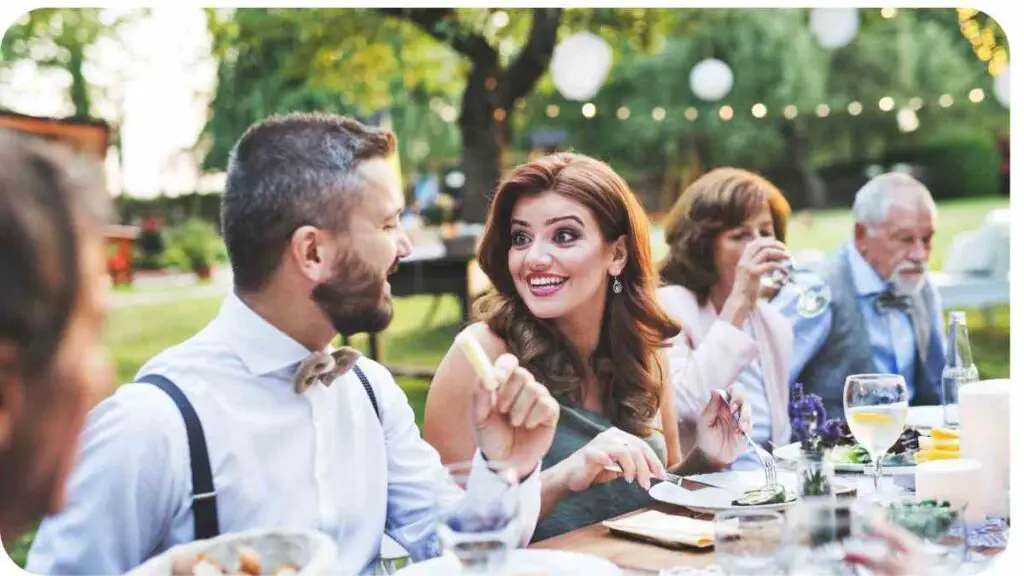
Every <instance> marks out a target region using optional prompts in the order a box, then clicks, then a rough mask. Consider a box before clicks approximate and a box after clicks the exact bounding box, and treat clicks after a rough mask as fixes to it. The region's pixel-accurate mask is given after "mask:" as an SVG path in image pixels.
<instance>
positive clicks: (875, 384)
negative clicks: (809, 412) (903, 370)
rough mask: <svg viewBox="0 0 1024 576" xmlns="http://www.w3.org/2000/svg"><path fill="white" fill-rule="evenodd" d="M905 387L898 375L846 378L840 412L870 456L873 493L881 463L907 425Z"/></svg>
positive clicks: (876, 487)
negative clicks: (841, 411) (841, 410)
mask: <svg viewBox="0 0 1024 576" xmlns="http://www.w3.org/2000/svg"><path fill="white" fill-rule="evenodd" d="M907 402H908V396H907V383H906V382H904V380H903V376H900V375H899V374H854V375H852V376H848V377H847V378H846V385H845V388H844V389H843V412H844V414H845V415H846V423H847V424H848V425H849V427H850V432H852V433H853V437H854V438H856V439H857V442H858V443H860V444H861V445H862V446H864V448H865V449H866V450H867V451H868V454H870V455H871V461H872V462H873V464H874V466H873V473H874V485H875V493H876V494H878V482H879V480H880V479H881V476H882V459H883V458H885V453H886V452H888V451H889V448H892V446H893V444H895V443H896V441H897V440H899V438H900V435H901V434H903V429H904V427H905V425H906V423H907V414H908V412H909V406H908V404H907Z"/></svg>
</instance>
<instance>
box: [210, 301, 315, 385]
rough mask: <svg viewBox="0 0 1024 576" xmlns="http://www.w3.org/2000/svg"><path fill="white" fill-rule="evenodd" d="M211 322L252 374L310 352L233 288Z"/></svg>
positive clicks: (292, 361)
mask: <svg viewBox="0 0 1024 576" xmlns="http://www.w3.org/2000/svg"><path fill="white" fill-rule="evenodd" d="M214 324H215V326H216V329H217V331H218V333H219V334H220V335H221V336H222V337H223V338H224V339H225V340H227V344H228V346H230V347H231V348H232V349H233V350H234V351H235V353H237V354H238V356H239V358H241V360H242V363H244V364H245V367H246V368H247V369H248V370H249V371H250V372H252V373H253V374H254V375H256V376H262V375H264V374H269V373H271V372H275V371H277V370H280V369H282V368H286V367H288V366H293V365H297V364H298V363H300V362H302V361H303V360H305V359H306V357H307V356H309V354H310V351H309V349H308V348H306V347H305V346H303V345H302V344H300V343H299V342H298V341H296V340H295V339H294V338H292V337H291V336H289V335H287V334H285V333H284V332H282V331H281V330H280V329H278V328H277V327H276V326H274V325H273V324H271V323H270V322H267V321H266V320H265V319H263V317H261V316H260V315H259V314H257V313H256V312H254V311H253V310H252V308H249V306H248V305H247V304H246V303H245V302H243V301H242V299H241V298H239V297H238V295H237V294H235V292H234V291H231V293H230V294H228V296H227V298H225V299H224V304H222V305H221V308H220V312H219V313H218V314H217V318H216V319H214Z"/></svg>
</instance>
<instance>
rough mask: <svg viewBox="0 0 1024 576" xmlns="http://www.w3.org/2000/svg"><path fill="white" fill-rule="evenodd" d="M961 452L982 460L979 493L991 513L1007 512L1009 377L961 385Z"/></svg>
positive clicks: (1006, 513) (996, 514) (984, 506)
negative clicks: (1007, 378)
mask: <svg viewBox="0 0 1024 576" xmlns="http://www.w3.org/2000/svg"><path fill="white" fill-rule="evenodd" d="M959 402H960V454H961V455H962V456H963V457H964V458H968V459H972V460H977V461H979V462H981V465H982V470H981V480H980V481H979V484H978V485H977V488H976V493H977V494H978V495H979V497H981V498H982V499H983V502H980V503H979V504H980V505H981V507H982V508H983V510H984V513H985V514H986V515H989V516H1006V515H1008V514H1009V511H1008V510H1006V504H1007V498H1006V495H1007V491H1008V490H1009V488H1010V381H1009V380H983V381H981V382H974V383H971V384H965V385H964V386H962V387H961V388H960V393H959Z"/></svg>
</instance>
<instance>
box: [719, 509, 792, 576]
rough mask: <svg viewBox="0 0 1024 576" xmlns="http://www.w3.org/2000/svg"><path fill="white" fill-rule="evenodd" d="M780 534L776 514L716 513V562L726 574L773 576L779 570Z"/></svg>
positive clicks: (735, 511) (782, 528)
mask: <svg viewBox="0 0 1024 576" xmlns="http://www.w3.org/2000/svg"><path fill="white" fill-rule="evenodd" d="M783 531H784V523H783V518H782V515H781V514H779V513H778V512H773V511H761V512H743V511H737V510H730V511H723V512H718V513H717V514H715V560H716V561H717V562H718V565H719V566H721V568H722V571H723V572H725V573H726V574H757V575H758V576H765V575H768V574H774V573H775V572H776V571H777V570H778V569H779V562H780V553H781V552H782V539H783Z"/></svg>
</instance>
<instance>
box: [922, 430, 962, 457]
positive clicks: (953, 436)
mask: <svg viewBox="0 0 1024 576" xmlns="http://www.w3.org/2000/svg"><path fill="white" fill-rule="evenodd" d="M919 443H920V445H921V450H919V451H918V452H917V454H914V461H915V462H917V463H919V464H920V463H921V462H929V461H931V460H956V459H958V458H960V431H959V430H950V429H948V428H935V429H934V430H932V431H931V435H930V436H921V438H920V439H919Z"/></svg>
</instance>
